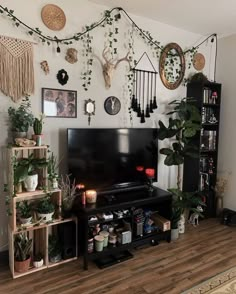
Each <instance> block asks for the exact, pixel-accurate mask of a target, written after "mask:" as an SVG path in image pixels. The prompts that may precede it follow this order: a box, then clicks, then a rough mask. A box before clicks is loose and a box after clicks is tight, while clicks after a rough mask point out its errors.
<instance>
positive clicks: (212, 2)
mask: <svg viewBox="0 0 236 294" xmlns="http://www.w3.org/2000/svg"><path fill="white" fill-rule="evenodd" d="M90 1H91V2H94V3H97V4H101V5H105V6H108V7H111V8H113V7H122V8H123V9H124V10H126V11H127V12H128V13H132V14H136V15H139V16H143V17H148V18H151V19H154V20H156V21H159V22H162V23H165V24H169V25H171V26H174V27H177V28H180V29H183V30H186V31H189V32H193V33H197V34H200V35H210V34H212V33H216V34H217V35H218V36H219V37H222V36H226V35H231V34H235V33H236V1H235V0H227V1H222V0H197V1H193V0H169V1H166V0H145V1H144V0H90Z"/></svg>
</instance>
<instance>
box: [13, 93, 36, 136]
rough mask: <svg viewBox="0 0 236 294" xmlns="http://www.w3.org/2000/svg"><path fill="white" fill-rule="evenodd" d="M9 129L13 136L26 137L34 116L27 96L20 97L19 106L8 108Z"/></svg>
mask: <svg viewBox="0 0 236 294" xmlns="http://www.w3.org/2000/svg"><path fill="white" fill-rule="evenodd" d="M8 115H9V120H10V123H11V130H12V132H13V133H14V137H15V138H20V137H26V133H27V132H28V130H29V127H30V126H33V123H34V116H33V114H32V112H31V103H30V100H29V97H28V96H26V97H25V98H23V99H22V102H21V104H20V106H19V107H18V108H17V109H16V108H14V107H9V108H8Z"/></svg>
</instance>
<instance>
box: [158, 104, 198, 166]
mask: <svg viewBox="0 0 236 294" xmlns="http://www.w3.org/2000/svg"><path fill="white" fill-rule="evenodd" d="M169 105H170V106H173V110H172V111H170V112H168V113H167V115H175V118H172V117H170V118H169V124H168V126H167V127H166V126H165V125H164V123H163V122H162V121H159V126H160V129H159V134H158V138H159V140H164V139H171V138H172V139H174V142H173V143H172V145H171V146H170V147H169V148H162V149H161V150H160V153H161V154H163V155H165V156H166V158H165V161H164V163H165V164H166V165H168V166H172V165H180V164H183V163H184V157H185V156H190V157H196V156H198V153H197V147H196V146H194V145H193V144H192V143H191V139H192V138H193V137H194V136H195V135H196V134H197V132H198V131H200V121H201V116H200V112H199V110H198V108H197V107H196V106H195V105H194V104H193V100H192V99H189V98H188V99H187V98H183V99H181V100H174V101H172V102H170V103H169Z"/></svg>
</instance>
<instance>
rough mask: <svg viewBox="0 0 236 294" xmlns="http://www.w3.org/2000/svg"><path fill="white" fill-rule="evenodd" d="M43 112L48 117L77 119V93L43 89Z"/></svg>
mask: <svg viewBox="0 0 236 294" xmlns="http://www.w3.org/2000/svg"><path fill="white" fill-rule="evenodd" d="M42 112H43V113H44V114H45V115H46V116H47V117H66V118H76V117H77V91H72V90H61V89H50V88H42Z"/></svg>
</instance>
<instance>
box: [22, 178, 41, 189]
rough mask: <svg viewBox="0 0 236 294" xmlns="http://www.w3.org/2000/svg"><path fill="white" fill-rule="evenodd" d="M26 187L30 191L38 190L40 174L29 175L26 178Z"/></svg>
mask: <svg viewBox="0 0 236 294" xmlns="http://www.w3.org/2000/svg"><path fill="white" fill-rule="evenodd" d="M24 185H25V189H26V190H27V191H28V192H33V191H35V190H36V187H37V186H38V175H37V174H36V175H31V176H27V178H26V179H25V180H24Z"/></svg>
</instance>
